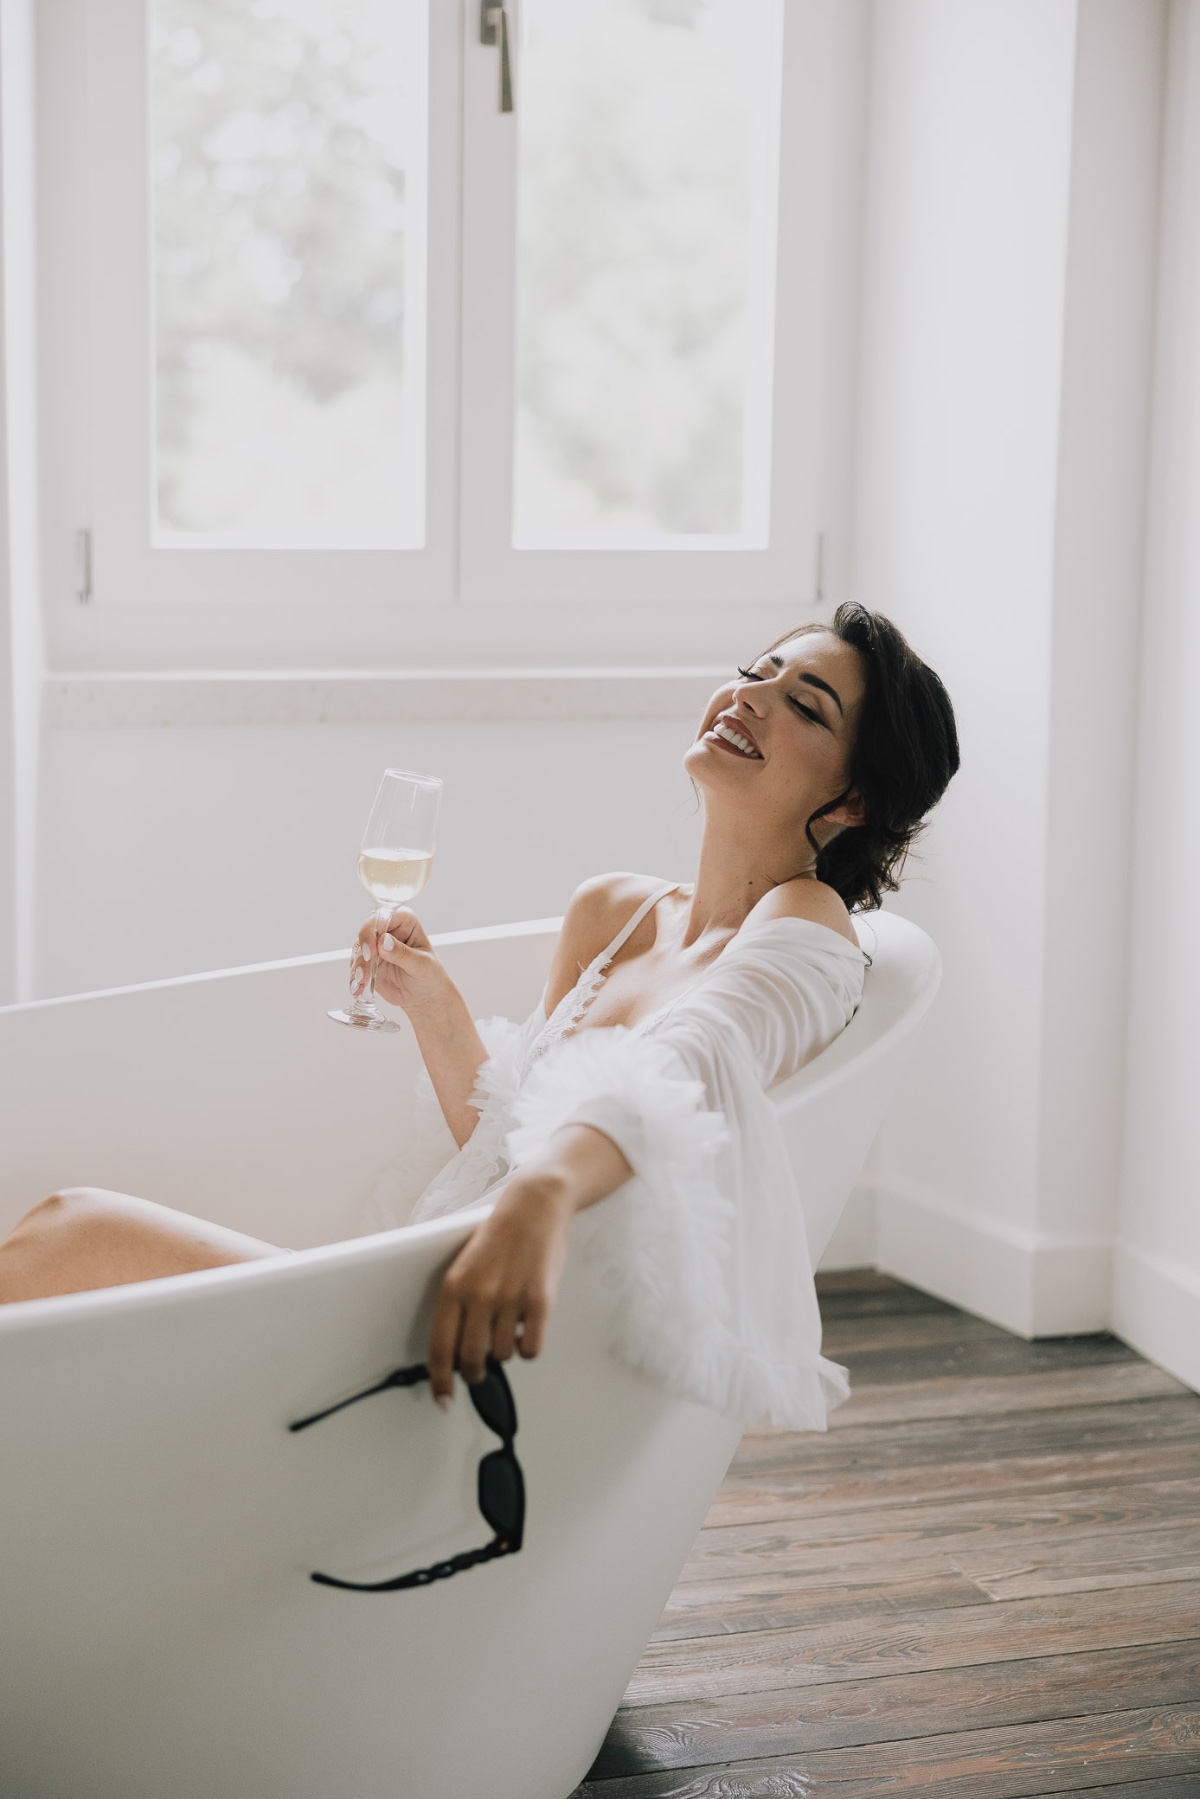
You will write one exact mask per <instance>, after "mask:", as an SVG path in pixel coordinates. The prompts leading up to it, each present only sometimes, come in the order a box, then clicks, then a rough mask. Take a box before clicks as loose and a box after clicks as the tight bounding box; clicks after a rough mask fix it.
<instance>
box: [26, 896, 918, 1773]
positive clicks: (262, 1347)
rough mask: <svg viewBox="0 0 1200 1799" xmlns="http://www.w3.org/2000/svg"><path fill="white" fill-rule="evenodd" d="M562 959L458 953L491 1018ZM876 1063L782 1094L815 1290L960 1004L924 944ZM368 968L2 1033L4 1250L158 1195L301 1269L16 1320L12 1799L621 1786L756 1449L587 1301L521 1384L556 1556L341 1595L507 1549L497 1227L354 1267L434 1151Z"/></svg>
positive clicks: (536, 1502)
mask: <svg viewBox="0 0 1200 1799" xmlns="http://www.w3.org/2000/svg"><path fill="white" fill-rule="evenodd" d="M555 924H556V921H547V922H542V923H538V924H533V925H528V926H521V927H515V928H506V929H502V930H497V931H482V932H468V933H460V934H457V935H455V936H452V937H446V938H443V939H441V945H440V946H441V949H442V953H443V955H444V957H445V960H446V962H447V964H448V966H449V967H450V970H451V972H452V973H453V975H454V976H455V978H456V979H457V980H458V981H459V983H460V985H461V986H462V987H463V989H464V991H465V992H466V993H467V995H468V997H469V999H470V1000H471V1002H472V1004H473V1006H474V1008H475V1010H476V1011H477V1013H480V1014H488V1013H492V1012H506V1013H508V1014H510V1015H512V1016H523V1015H524V1014H525V1012H527V1011H528V1010H529V1008H530V1007H531V1006H532V1004H533V1003H534V1002H535V999H536V996H537V993H538V992H539V990H540V985H541V982H542V980H543V978H544V974H545V970H546V965H547V962H548V959H549V952H550V947H551V943H552V941H553V934H554V930H555ZM865 934H866V940H867V942H868V945H869V947H871V948H872V950H873V954H874V967H873V968H872V969H871V971H870V973H869V974H868V977H867V986H866V994H865V997H864V1000H863V1003H862V1006H861V1007H860V1009H859V1012H858V1014H857V1016H856V1017H855V1019H854V1021H853V1022H852V1024H851V1025H850V1027H849V1029H848V1030H847V1031H846V1032H845V1033H844V1034H843V1036H842V1037H841V1038H839V1040H838V1041H837V1042H836V1043H835V1044H834V1045H832V1046H831V1048H830V1049H829V1050H827V1051H826V1052H825V1054H824V1055H823V1056H821V1057H820V1058H819V1059H818V1060H817V1061H816V1062H814V1063H812V1064H811V1065H810V1066H809V1067H808V1068H806V1069H805V1070H803V1071H802V1073H801V1074H800V1075H798V1076H797V1077H796V1078H795V1080H793V1081H791V1082H789V1083H788V1084H787V1085H786V1087H783V1088H780V1089H778V1091H777V1095H776V1097H777V1100H778V1104H779V1106H780V1108H781V1110H782V1112H783V1115H784V1119H785V1128H786V1131H787V1134H788V1137H789V1141H790V1142H791V1143H792V1144H794V1145H795V1148H796V1153H797V1156H798V1158H802V1160H803V1167H804V1171H805V1173H804V1192H805V1205H806V1217H807V1219H808V1226H809V1232H810V1237H811V1242H812V1248H813V1256H814V1260H815V1259H816V1257H817V1256H818V1255H819V1254H820V1252H821V1250H822V1248H823V1247H824V1245H825V1243H826V1242H827V1241H828V1238H829V1235H830V1233H831V1232H832V1229H833V1226H834V1224H835V1222H836V1220H837V1216H838V1213H839V1211H840V1209H841V1207H842V1205H843V1204H844V1202H845V1198H846V1196H847V1194H848V1192H849V1190H850V1187H851V1184H852V1182H853V1180H854V1177H855V1175H856V1173H857V1171H858V1169H859V1167H860V1166H861V1163H862V1160H863V1157H864V1156H865V1154H866V1151H867V1149H868V1147H869V1144H870V1141H871V1138H872V1136H873V1135H874V1133H875V1130H876V1128H877V1126H878V1123H879V1120H880V1117H881V1115H882V1113H883V1110H884V1107H885V1105H886V1103H887V1100H888V1098H889V1095H890V1093H891V1091H892V1088H893V1086H894V1083H895V1080H896V1078H897V1075H898V1073H899V1071H900V1068H901V1066H902V1063H903V1060H904V1056H905V1053H906V1051H907V1046H908V1043H909V1041H910V1039H911V1037H912V1034H913V1032H914V1031H915V1029H916V1027H917V1025H918V1023H919V1021H920V1019H921V1017H922V1015H923V1014H924V1012H925V1010H926V1008H927V1006H928V1005H929V1003H930V1001H931V1000H932V997H933V994H934V991H935V989H936V986H937V980H938V960H937V954H936V951H935V950H934V948H933V946H932V944H931V943H930V942H929V940H928V939H927V938H926V937H924V936H923V935H922V933H921V932H919V931H918V930H916V929H915V927H913V926H912V925H910V924H907V923H906V922H905V921H903V920H902V919H899V918H896V917H893V916H890V915H883V916H878V917H876V918H875V919H874V920H872V921H871V923H870V924H869V925H867V926H865ZM345 968H346V961H345V957H344V956H343V955H340V954H339V955H334V956H320V957H315V958H311V959H307V960H304V961H299V962H289V963H279V964H275V965H271V966H267V967H262V968H253V969H246V970H238V971H234V972H224V973H220V974H214V975H210V976H203V977H198V978H194V979H187V980H180V981H168V982H159V983H155V984H154V985H151V986H146V987H138V988H129V989H124V990H122V991H119V992H114V993H104V994H95V995H87V996H84V997H81V998H74V999H67V1000H51V1001H46V1002H42V1003H39V1004H35V1005H30V1006H19V1007H11V1008H7V1009H4V1010H0V1077H2V1081H3V1094H4V1102H3V1103H4V1132H3V1143H4V1152H3V1170H2V1172H0V1232H3V1231H5V1230H7V1229H9V1228H10V1227H11V1225H12V1224H13V1223H14V1222H15V1220H16V1219H17V1217H19V1216H20V1214H21V1213H22V1212H23V1211H24V1210H26V1209H27V1208H28V1206H29V1204H30V1203H31V1202H32V1201H33V1200H35V1199H37V1198H39V1197H41V1196H42V1195H43V1194H45V1193H48V1192H51V1191H53V1190H54V1189H56V1188H59V1187H63V1186H68V1185H74V1184H91V1185H96V1186H106V1187H113V1188H118V1189H123V1190H125V1191H128V1192H132V1193H140V1194H144V1195H145V1196H147V1197H148V1198H152V1199H158V1200H161V1201H163V1202H165V1203H167V1204H171V1205H177V1206H180V1207H183V1208H184V1209H186V1210H190V1211H195V1212H198V1213H200V1214H202V1215H204V1216H207V1217H210V1218H214V1219H218V1220H220V1221H221V1222H224V1223H227V1224H230V1225H234V1226H236V1227H238V1228H240V1229H243V1230H247V1231H250V1232H252V1233H253V1234H255V1235H257V1236H262V1237H266V1238H268V1239H270V1240H272V1241H277V1242H281V1243H287V1244H292V1245H297V1246H300V1247H301V1250H302V1253H301V1254H300V1255H298V1256H294V1257H293V1256H286V1257H281V1258H280V1259H279V1260H275V1259H271V1260H268V1261H263V1262H257V1263H253V1264H249V1265H247V1266H243V1267H240V1268H232V1269H219V1270H214V1271H211V1272H208V1273H204V1274H197V1275H187V1276H183V1277H179V1278H176V1279H174V1280H170V1281H153V1282H147V1283H144V1284H142V1285H138V1286H128V1287H121V1288H115V1289H111V1290H109V1291H107V1292H99V1293H84V1294H76V1295H71V1296H69V1297H66V1298H63V1299H54V1300H44V1301H40V1302H36V1303H33V1304H29V1305H18V1306H8V1307H4V1308H0V1457H2V1458H3V1459H2V1472H0V1792H3V1793H4V1794H5V1795H6V1796H9V1795H11V1799H168V1796H169V1799H384V1796H385V1795H386V1796H388V1799H464V1796H465V1795H467V1794H481V1795H482V1794H486V1795H487V1796H488V1799H565V1795H567V1794H568V1793H569V1792H570V1791H571V1789H572V1788H573V1787H574V1786H575V1784H576V1783H577V1782H578V1781H579V1780H580V1779H581V1778H582V1777H583V1775H584V1774H585V1772H586V1770H587V1768H588V1766H589V1764H590V1762H591V1760H592V1758H593V1756H594V1754H595V1752H596V1750H597V1749H598V1748H599V1746H600V1743H601V1741H602V1739H603V1736H604V1733H605V1730H606V1728H607V1725H608V1723H609V1720H610V1719H611V1717H612V1714H613V1712H614V1710H615V1709H616V1706H617V1704H618V1703H619V1701H620V1698H621V1695H622V1692H623V1691H624V1688H625V1685H626V1683H627V1681H628V1678H629V1675H630V1673H631V1672H632V1670H633V1668H634V1666H635V1664H636V1662H637V1660H638V1657H639V1655H640V1653H641V1650H642V1647H643V1645H644V1644H645V1642H646V1639H647V1637H648V1636H649V1634H650V1632H651V1630H652V1629H653V1627H654V1625H655V1622H656V1620H657V1618H658V1616H659V1613H660V1611H661V1609H662V1606H663V1603H664V1601H665V1599H666V1597H667V1594H668V1593H669V1591H670V1589H671V1587H672V1585H673V1583H674V1581H675V1578H676V1576H677V1574H678V1571H679V1569H680V1567H681V1565H682V1563H683V1562H684V1560H685V1558H686V1556H687V1553H688V1550H689V1549H690V1547H691V1544H692V1542H693V1540H694V1538H695V1535H696V1531H697V1529H698V1528H699V1525H700V1523H701V1521H702V1519H703V1517H704V1514H705V1512H706V1510H707V1508H708V1505H709V1502H710V1500H711V1497H712V1494H713V1492H714V1491H715V1489H716V1487H717V1485H718V1484H719V1482H720V1480H721V1478H722V1476H723V1474H724V1472H725V1469H726V1466H727V1464H728V1462H729V1459H730V1456H731V1455H732V1453H733V1450H734V1448H735V1446H736V1443H737V1440H738V1435H739V1432H738V1429H737V1427H736V1426H733V1425H731V1424H730V1423H729V1422H728V1421H726V1420H723V1419H721V1418H719V1417H717V1416H716V1415H715V1414H713V1413H711V1412H708V1411H705V1410H704V1409H702V1408H700V1407H698V1406H694V1405H688V1404H683V1403H680V1402H679V1401H676V1400H672V1399H669V1398H667V1397H665V1396H664V1395H663V1394H662V1393H661V1392H659V1391H658V1390H657V1389H656V1388H655V1387H653V1386H652V1385H650V1384H648V1383H647V1382H645V1381H643V1380H641V1379H639V1378H638V1377H636V1376H635V1375H633V1374H631V1373H630V1372H628V1371H627V1370H626V1369H624V1368H623V1367H621V1366H620V1365H618V1364H617V1363H616V1362H615V1361H613V1360H612V1359H611V1357H610V1356H609V1355H608V1354H607V1353H606V1351H605V1349H604V1347H603V1320H602V1316H601V1309H600V1304H599V1300H598V1297H597V1294H596V1293H595V1292H594V1291H593V1287H592V1284H591V1281H590V1279H589V1271H588V1270H587V1268H586V1267H581V1266H580V1265H578V1264H577V1263H572V1264H571V1265H570V1266H569V1267H568V1270H567V1275H566V1278H565V1280H564V1285H563V1289H562V1292H561V1295H560V1299H559V1305H558V1309H557V1312H556V1315H555V1319H554V1322H553V1325H552V1330H551V1335H550V1340H549V1345H548V1348H547V1350H546V1353H545V1354H544V1356H543V1357H542V1358H541V1359H540V1360H539V1361H538V1362H536V1363H532V1364H529V1365H526V1364H524V1363H517V1364H510V1370H511V1380H512V1386H513V1391H514V1394H515V1397H516V1402H517V1408H518V1412H519V1431H518V1435H517V1440H516V1448H517V1453H518V1455H519V1457H520V1460H521V1463H522V1465H523V1467H524V1470H525V1477H526V1483H527V1489H528V1515H527V1522H526V1532H525V1546H524V1548H523V1550H522V1552H521V1553H520V1554H519V1555H516V1556H513V1557H511V1558H507V1559H504V1560H500V1561H497V1562H493V1563H491V1564H489V1565H487V1566H485V1567H482V1568H477V1569H474V1570H472V1571H471V1572H469V1573H465V1574H462V1575H459V1576H458V1577H457V1578H455V1579H453V1580H449V1581H442V1582H439V1583H438V1584H436V1585H433V1586H430V1587H427V1588H422V1589H418V1590H415V1591H414V1590H408V1591H403V1592H397V1593H389V1594H358V1593H347V1592H341V1591H332V1590H330V1589H327V1588H323V1587H320V1586H317V1585H314V1584H313V1583H312V1582H311V1581H310V1580H309V1578H308V1575H309V1573H310V1571H311V1570H313V1569H323V1570H325V1571H326V1572H329V1573H333V1574H338V1575H343V1576H345V1577H348V1578H352V1579H375V1578H380V1577H382V1576H387V1575H391V1574H395V1573H400V1572H402V1571H404V1570H406V1569H409V1568H412V1567H414V1566H418V1565H421V1564H424V1563H426V1562H430V1561H433V1560H436V1559H438V1558H439V1557H440V1556H442V1555H447V1554H451V1553H453V1552H454V1551H456V1550H459V1549H465V1548H471V1547H474V1546H477V1545H480V1544H482V1543H484V1542H486V1541H487V1539H488V1537H489V1536H490V1532H489V1530H488V1528H487V1526H486V1525H485V1524H484V1522H483V1520H482V1519H481V1518H480V1516H479V1514H478V1511H477V1509H476V1505H475V1477H476V1467H477V1464H478V1460H479V1457H480V1456H481V1455H482V1454H484V1453H485V1452H486V1451H487V1450H489V1449H492V1448H494V1447H495V1441H496V1440H495V1438H494V1437H492V1436H491V1435H490V1434H489V1433H488V1432H487V1431H486V1430H485V1429H484V1427H483V1426H482V1424H480V1423H479V1421H478V1420H477V1419H476V1417H475V1414H474V1412H473V1410H472V1408H471V1406H470V1404H469V1403H467V1402H465V1401H464V1400H463V1399H462V1398H460V1400H459V1401H458V1403H457V1404H456V1405H455V1407H454V1409H453V1411H452V1412H451V1414H450V1415H449V1416H448V1417H443V1416H442V1415H441V1414H440V1413H439V1412H438V1411H437V1410H436V1409H435V1408H434V1407H433V1405H432V1404H431V1403H430V1400H429V1395H428V1390H427V1389H423V1388H418V1389H415V1390H413V1391H410V1392H389V1393H386V1394H382V1395H380V1396H379V1397H377V1398H374V1399H371V1400H368V1401H366V1402H364V1403H363V1404H362V1405H358V1406H354V1407H352V1408H351V1409H349V1410H348V1411H346V1412H344V1413H342V1414H340V1415H339V1416H338V1417H336V1418H332V1419H330V1420H328V1421H327V1422H326V1423H324V1424H322V1425H321V1426H320V1427H319V1428H318V1429H315V1430H312V1431H306V1432H304V1433H302V1434H299V1435H293V1434H290V1433H289V1432H288V1430H287V1428H286V1426H287V1424H288V1422H289V1420H292V1419H295V1418H297V1417H299V1416H302V1415H304V1414H306V1413H309V1412H311V1411H313V1410H315V1409H317V1408H319V1407H321V1406H323V1405H328V1404H330V1403H332V1402H333V1401H335V1400H337V1399H339V1398H342V1397H344V1396H346V1395H348V1394H350V1393H352V1392H354V1391H355V1390H357V1389H358V1388H359V1387H362V1386H366V1385H368V1384H369V1383H370V1382H371V1381H372V1380H376V1379H378V1378H380V1376H382V1375H383V1374H384V1373H386V1372H387V1371H388V1370H389V1369H391V1368H393V1367H395V1366H396V1365H398V1364H400V1363H404V1362H411V1361H417V1360H420V1359H421V1358H422V1356H423V1353H424V1348H425V1332H426V1328H427V1324H428V1319H429V1315H430V1302H431V1295H432V1293H433V1291H434V1288H435V1285H436V1281H437V1277H438V1275H439V1273H440V1271H441V1270H442V1269H443V1268H444V1267H445V1266H446V1263H447V1261H448V1260H449V1258H450V1257H451V1256H452V1254H453V1253H454V1251H455V1249H456V1247H457V1245H458V1244H459V1243H460V1242H461V1241H462V1238H463V1235H464V1230H465V1224H464V1222H463V1221H462V1220H452V1221H440V1222H438V1223H435V1224H431V1225H425V1226H421V1227H419V1228H417V1229H414V1230H409V1231H393V1232H389V1233H387V1234H385V1235H381V1236H375V1237H369V1238H360V1239H358V1240H355V1241H338V1239H339V1238H342V1237H344V1236H345V1235H346V1233H347V1232H349V1231H352V1230H354V1229H356V1228H357V1224H358V1215H359V1210H360V1207H361V1204H362V1200H363V1196H364V1193H365V1192H366V1190H367V1188H368V1186H369V1184H370V1177H371V1175H372V1173H373V1172H374V1170H375V1169H376V1168H378V1167H379V1165H380V1164H382V1163H383V1162H385V1161H386V1160H387V1159H388V1158H389V1157H390V1156H391V1155H392V1154H393V1153H394V1149H395V1146H396V1144H397V1142H399V1141H401V1140H402V1138H403V1133H404V1128H405V1116H406V1112H407V1110H408V1108H409V1105H410V1097H409V1096H410V1092H411V1087H412V1075H413V1072H414V1064H415V1050H414V1047H413V1045H412V1043H411V1041H410V1040H409V1038H408V1036H407V1035H406V1036H404V1037H392V1038H386V1039H383V1038H379V1037H374V1036H359V1035H356V1034H354V1033H352V1032H349V1031H344V1030H338V1029H336V1028H335V1027H334V1026H333V1025H332V1024H330V1023H328V1022H327V1020H326V1018H325V1016H324V1008H325V1006H326V1005H327V1004H329V1003H331V1002H332V1001H334V1000H335V999H336V997H337V996H338V995H339V994H340V993H341V991H342V988H343V986H344V979H345Z"/></svg>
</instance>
